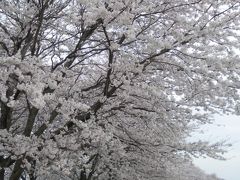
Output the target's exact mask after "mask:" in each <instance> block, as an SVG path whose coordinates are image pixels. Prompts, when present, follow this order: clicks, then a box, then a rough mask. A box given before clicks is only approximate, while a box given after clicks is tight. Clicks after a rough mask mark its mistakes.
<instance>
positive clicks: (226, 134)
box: [195, 115, 240, 180]
mask: <svg viewBox="0 0 240 180" xmlns="http://www.w3.org/2000/svg"><path fill="white" fill-rule="evenodd" d="M215 119H216V121H215V123H214V124H212V125H207V126H205V127H204V128H203V130H204V131H205V132H206V134H205V135H204V138H206V139H208V140H209V141H211V142H215V141H216V140H221V139H228V141H229V142H230V143H232V144H233V146H232V147H231V148H230V150H229V152H228V153H227V154H226V155H225V157H226V158H227V159H228V160H227V161H219V160H214V159H211V158H206V159H196V160H195V164H196V165H197V166H199V167H200V168H201V169H203V170H204V171H205V172H207V173H210V174H212V173H214V174H216V175H217V176H218V177H220V178H224V179H225V180H240V116H218V115H216V116H215ZM200 136H201V137H203V136H202V135H200Z"/></svg>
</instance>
